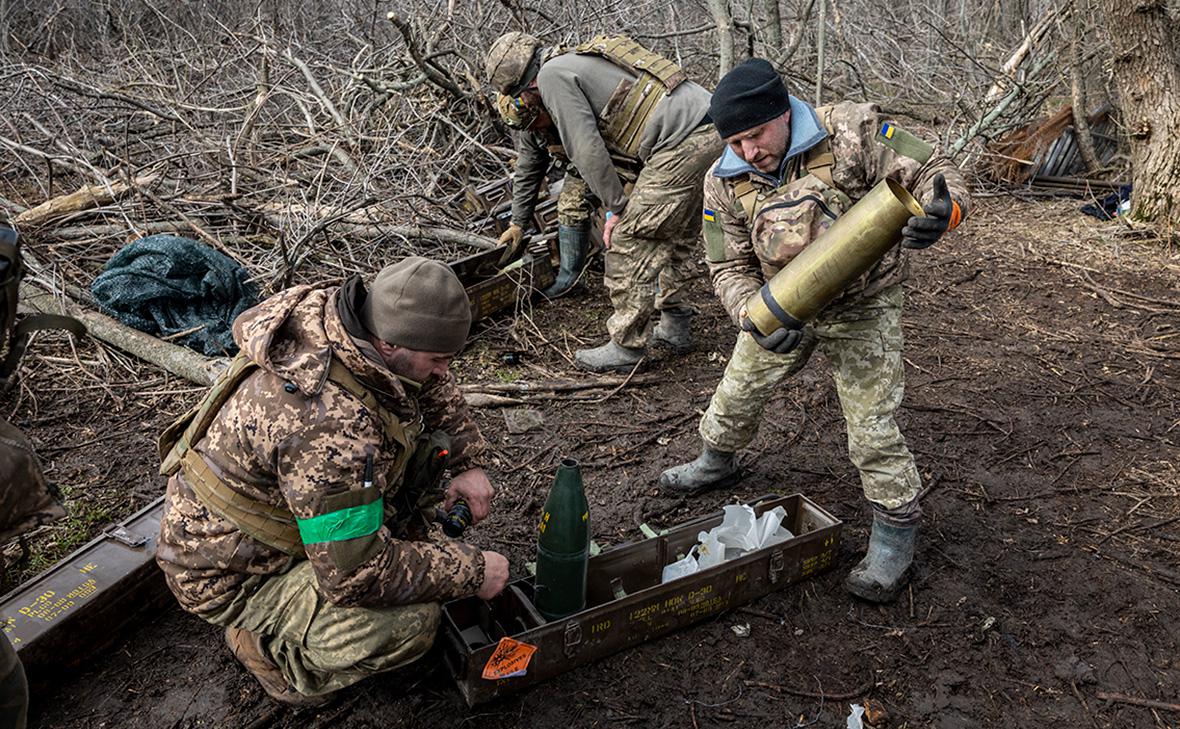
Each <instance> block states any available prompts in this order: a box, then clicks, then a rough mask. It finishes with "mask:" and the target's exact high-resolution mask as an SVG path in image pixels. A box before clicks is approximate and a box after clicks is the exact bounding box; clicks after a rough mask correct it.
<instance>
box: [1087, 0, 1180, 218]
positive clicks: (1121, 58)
mask: <svg viewBox="0 0 1180 729" xmlns="http://www.w3.org/2000/svg"><path fill="white" fill-rule="evenodd" d="M1101 6H1102V11H1103V15H1104V17H1105V24H1106V27H1107V28H1108V29H1109V33H1110V42H1111V47H1112V48H1113V50H1114V80H1115V85H1116V87H1117V89H1118V92H1119V100H1120V104H1121V106H1122V118H1123V125H1124V127H1125V128H1126V129H1127V131H1128V133H1129V135H1130V140H1131V175H1132V184H1133V190H1132V193H1131V216H1132V217H1133V218H1135V219H1137V220H1141V221H1144V222H1154V223H1156V224H1158V225H1159V226H1160V227H1161V228H1162V229H1163V230H1164V231H1165V232H1167V233H1169V234H1171V233H1174V232H1175V231H1177V229H1180V186H1178V185H1177V184H1176V181H1177V180H1180V22H1178V21H1177V20H1174V19H1173V18H1171V17H1170V16H1169V15H1168V7H1167V2H1166V1H1165V0H1102V3H1101Z"/></svg>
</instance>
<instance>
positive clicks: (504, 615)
mask: <svg viewBox="0 0 1180 729" xmlns="http://www.w3.org/2000/svg"><path fill="white" fill-rule="evenodd" d="M750 505H751V506H753V507H754V511H755V513H756V514H757V515H758V516H761V515H762V514H763V513H764V512H766V511H769V510H770V509H773V508H774V507H776V506H782V507H783V508H784V509H785V510H786V512H787V516H786V518H785V519H784V520H783V526H784V527H786V528H787V529H789V530H790V531H791V533H792V534H794V535H795V536H794V537H793V538H792V539H789V540H787V541H785V542H781V543H779V544H775V545H772V546H769V547H766V548H763V549H760V550H757V551H754V552H751V553H749V554H746V555H744V556H742V557H740V558H737V559H734V560H730V561H727V562H724V563H722V564H720V565H717V566H716V567H713V568H710V569H707V570H702V571H701V572H698V573H696V574H693V575H690V576H688V577H684V578H682V579H679V580H674V581H672V582H668V583H666V584H660V578H661V575H662V573H663V569H664V566H665V565H668V564H670V563H672V562H674V561H676V559H677V558H678V557H679V556H682V555H684V554H687V553H688V550H689V549H691V548H692V547H693V545H694V544H696V542H697V534H698V533H699V532H701V531H705V530H708V529H711V528H713V527H714V526H717V525H719V524H720V523H721V520H722V516H723V515H722V513H720V512H718V513H716V514H714V515H711V516H708V517H704V518H702V519H698V520H695V521H692V522H688V523H686V524H682V525H680V526H677V527H676V528H674V529H671V530H669V531H668V532H666V533H665V534H663V535H661V536H658V537H654V538H652V539H648V540H645V541H643V542H639V543H631V544H623V545H619V546H617V547H614V548H611V549H609V550H606V551H604V552H602V553H601V554H599V555H598V556H596V557H592V558H591V559H590V564H589V571H588V576H587V585H586V591H587V599H586V604H587V606H586V608H585V609H584V610H582V611H581V612H578V613H575V614H573V615H570V616H569V617H567V618H563V619H561V620H555V621H552V622H546V621H545V619H544V618H542V617H541V615H540V613H538V612H537V609H536V607H535V606H534V605H533V601H532V595H533V584H532V580H531V579H522V580H517V581H515V582H512V583H510V584H509V586H508V589H506V590H505V591H504V592H503V593H501V594H500V595H499V596H498V597H496V598H494V599H493V600H491V601H488V602H485V601H483V600H479V599H478V598H475V597H469V598H464V599H461V600H454V601H451V602H448V603H446V604H445V605H443V615H442V627H441V631H442V634H441V635H440V640H442V641H443V651H444V655H445V656H446V660H447V662H448V664H449V665H450V668H451V671H452V673H453V674H454V676H455V680H456V681H457V683H458V685H459V690H460V691H461V692H462V693H463V697H464V698H465V699H466V700H467V703H468V705H470V706H475V705H476V704H480V703H483V702H486V701H491V700H492V699H495V698H498V697H500V696H504V695H506V694H511V693H516V692H517V691H521V690H523V689H525V688H528V687H530V686H533V685H535V684H538V683H540V682H542V681H545V680H547V679H549V678H552V677H554V676H556V675H558V674H561V673H565V672H566V671H569V670H572V669H575V668H577V667H579V666H584V665H586V664H588V663H591V662H593V661H596V660H598V659H600V658H603V657H605V656H608V655H611V654H612V653H616V652H618V651H620V650H623V649H624V648H629V647H631V646H634V645H637V644H639V643H643V642H645V641H649V640H652V639H653V638H657V637H659V636H661V635H665V634H667V633H670V632H672V631H675V630H679V629H681V628H684V627H686V626H688V625H691V624H692V623H695V622H698V621H701V620H704V619H705V618H708V617H710V616H712V615H716V614H718V613H720V612H722V611H725V610H729V609H731V608H734V607H738V606H740V605H742V604H744V603H747V602H750V601H751V600H755V599H757V598H759V597H762V596H763V595H766V594H768V593H770V592H773V591H774V590H781V589H783V588H784V587H787V586H788V585H792V584H794V583H796V582H798V581H800V580H802V579H804V578H806V577H810V576H812V575H815V574H818V573H820V572H822V571H824V570H826V569H828V568H829V567H831V566H832V564H833V562H834V561H835V559H836V553H837V550H838V548H839V542H840V530H841V527H842V526H843V524H842V523H841V522H840V520H838V519H836V518H835V517H833V516H832V515H831V514H829V513H828V512H826V511H824V510H823V509H821V508H820V507H819V506H817V505H816V504H815V503H814V502H812V501H811V500H810V499H808V498H807V497H806V496H803V495H801V494H795V495H793V496H764V497H762V498H760V499H757V500H755V501H753V502H750ZM503 637H509V638H512V639H514V640H517V641H521V642H523V643H528V644H530V645H532V646H536V648H537V650H536V652H535V653H534V654H533V655H532V658H531V660H530V662H529V664H528V668H527V673H525V674H524V675H522V676H515V677H511V678H500V679H494V680H489V679H484V678H483V677H482V674H483V671H484V667H485V666H486V665H487V664H488V661H489V659H491V657H492V654H493V653H494V652H495V651H496V647H497V643H498V642H499V641H500V639H501V638H503Z"/></svg>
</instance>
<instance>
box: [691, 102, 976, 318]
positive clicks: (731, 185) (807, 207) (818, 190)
mask: <svg viewBox="0 0 1180 729" xmlns="http://www.w3.org/2000/svg"><path fill="white" fill-rule="evenodd" d="M883 121H884V118H883V117H882V116H881V111H880V109H878V108H877V106H876V105H875V104H857V103H852V102H843V103H839V104H836V105H834V106H832V107H830V112H829V113H828V114H827V125H826V126H825V124H824V122H823V121H822V120H821V119H820V118H819V115H818V114H817V113H816V110H815V109H814V108H812V107H811V105H810V104H807V103H806V102H804V101H801V100H799V99H796V98H795V97H791V122H790V123H791V138H790V142H789V144H790V147H789V149H788V150H787V154H786V155H785V158H784V160H783V165H782V168H781V173H780V175H779V176H778V177H777V178H776V177H774V176H771V175H767V174H763V173H761V172H759V171H757V170H756V169H755V168H754V167H753V166H751V165H750V164H748V163H746V162H745V161H743V160H742V159H741V158H740V157H738V156H737V155H736V154H735V153H734V152H733V150H731V149H728V148H727V149H726V150H725V153H724V154H722V156H721V158H720V159H719V160H717V162H716V163H715V164H714V165H713V168H712V169H711V170H710V173H709V175H707V176H706V178H705V202H704V225H703V228H704V237H705V250H706V258H707V259H708V264H709V272H710V274H711V276H712V278H713V287H714V289H715V290H716V292H717V296H718V298H720V299H721V303H722V304H723V305H724V306H725V309H726V311H727V312H729V315H730V317H732V318H733V321H734V323H737V322H738V312H739V311H740V310H741V308H742V306H743V304H745V302H746V300H747V299H748V298H749V296H750V295H751V294H752V293H754V292H755V291H757V290H758V289H759V288H761V286H762V284H763V283H764V282H765V281H766V280H768V279H769V278H770V277H772V276H773V275H774V274H776V273H778V272H779V270H781V269H782V268H783V267H784V266H786V265H787V263H789V262H790V261H791V259H792V258H794V257H795V256H796V255H798V254H799V252H800V251H802V250H803V248H804V247H805V246H807V244H809V243H811V241H813V240H815V238H816V237H818V236H819V234H820V233H823V232H824V231H825V230H827V229H828V227H829V226H830V225H831V224H832V221H834V220H835V218H836V216H838V215H840V213H842V212H843V211H844V210H847V209H848V208H849V207H851V205H852V204H853V203H854V202H855V201H857V200H859V199H860V198H862V197H864V196H865V195H866V194H867V193H868V192H869V190H871V189H872V188H873V186H874V185H876V184H877V183H878V182H880V181H881V180H883V179H885V178H891V179H894V180H896V181H898V182H900V183H901V184H902V185H904V186H905V187H906V188H907V189H909V190H910V191H911V192H912V193H914V196H915V197H917V198H918V200H919V202H926V201H928V200H929V198H930V196H931V195H932V194H933V192H932V183H933V180H934V175H935V174H937V173H939V172H941V173H942V174H943V175H944V176H945V178H946V182H947V186H948V187H949V188H950V191H951V195H952V196H953V197H954V199H955V200H956V201H957V202H958V203H959V206H960V208H961V209H962V213H963V215H964V216H965V215H966V214H967V206H968V204H969V199H968V192H967V184H966V182H965V181H964V179H963V175H962V173H961V172H960V171H959V168H958V167H956V166H955V165H954V163H952V162H951V161H950V160H949V159H947V158H946V157H945V156H943V155H942V154H940V153H939V152H938V150H937V149H936V150H935V153H934V155H933V156H931V157H930V159H929V160H928V161H927V162H926V163H925V164H922V163H919V162H918V161H917V160H915V159H911V158H909V157H906V156H903V155H901V154H898V153H896V152H894V151H893V150H892V149H890V148H889V147H886V146H884V145H883V144H881V143H880V142H879V141H878V140H877V132H878V130H880V128H881V124H882V122H883ZM825 138H830V144H831V151H832V154H833V156H834V158H835V163H834V166H833V167H832V170H831V177H832V183H833V184H832V185H831V186H829V185H827V184H826V183H824V182H823V181H821V180H820V179H819V178H818V177H816V176H815V175H813V174H809V173H808V171H807V169H806V167H805V160H806V157H807V155H806V153H807V152H808V151H809V150H812V149H814V148H815V147H816V146H817V145H819V144H820V143H821V142H822V141H823V140H824V139H825ZM743 180H749V181H750V183H751V184H753V186H754V187H755V188H757V190H758V206H759V207H758V208H757V212H756V213H755V214H754V216H753V217H754V220H753V221H752V222H751V221H750V220H747V218H746V213H745V210H744V209H743V206H742V205H741V203H740V202H739V200H738V196H737V194H736V192H735V186H736V185H737V184H738V183H739V182H741V181H743ZM907 274H908V266H907V261H906V259H905V256H904V249H902V248H901V247H900V246H895V247H894V248H893V249H891V250H890V251H889V252H888V253H887V254H886V255H885V257H884V258H883V259H882V260H881V261H880V262H879V263H878V264H877V265H876V266H874V267H873V269H872V270H870V271H869V272H868V273H866V274H865V275H864V276H863V277H862V278H861V279H860V280H859V281H855V282H853V283H852V284H851V285H849V287H848V288H847V289H845V290H844V292H843V293H842V294H841V295H840V296H839V297H838V298H837V299H836V300H835V301H834V302H832V303H831V304H829V306H831V307H835V306H839V305H841V304H842V303H846V302H849V301H851V300H853V299H855V298H857V297H861V296H868V295H872V294H873V293H876V292H877V291H880V290H881V289H883V288H885V287H886V286H889V285H891V284H894V283H898V282H900V281H902V280H904V279H905V277H906V275H907Z"/></svg>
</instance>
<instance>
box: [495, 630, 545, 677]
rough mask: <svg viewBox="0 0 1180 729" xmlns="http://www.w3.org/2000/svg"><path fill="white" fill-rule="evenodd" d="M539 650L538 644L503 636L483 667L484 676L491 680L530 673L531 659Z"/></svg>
mask: <svg viewBox="0 0 1180 729" xmlns="http://www.w3.org/2000/svg"><path fill="white" fill-rule="evenodd" d="M536 652H537V646H535V645H530V644H528V643H521V642H520V641H519V640H513V639H511V638H507V637H505V638H501V639H500V643H499V645H497V646H496V650H495V651H493V652H492V655H491V657H490V658H488V662H487V663H485V664H484V667H483V677H484V678H485V679H487V680H489V681H495V680H497V679H501V678H513V677H515V676H523V675H525V674H526V673H528V667H529V661H531V660H532V659H533V654H534V653H536Z"/></svg>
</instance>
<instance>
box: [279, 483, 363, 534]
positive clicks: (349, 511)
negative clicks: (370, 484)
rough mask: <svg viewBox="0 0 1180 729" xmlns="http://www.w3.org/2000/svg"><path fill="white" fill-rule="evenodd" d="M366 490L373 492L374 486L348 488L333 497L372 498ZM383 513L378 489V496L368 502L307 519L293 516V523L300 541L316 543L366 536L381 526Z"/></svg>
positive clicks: (353, 499)
mask: <svg viewBox="0 0 1180 729" xmlns="http://www.w3.org/2000/svg"><path fill="white" fill-rule="evenodd" d="M367 491H375V489H372V488H369V489H365V490H363V491H349V492H347V493H344V494H339V495H337V496H336V497H334V498H336V499H339V498H340V497H350V498H348V499H347V500H349V501H357V500H361V499H372V496H371V495H370V494H368V493H366V492H367ZM353 494H357V496H353ZM384 516H385V505H384V502H383V501H382V499H381V498H380V492H377V499H376V500H371V501H369V503H367V504H357V505H355V506H347V507H345V508H343V509H337V510H336V511H331V512H328V513H327V514H320V515H318V516H313V517H312V518H310V519H296V520H295V522H296V524H298V526H299V538H300V539H302V540H303V543H304V544H316V543H319V542H343V541H345V540H348V539H358V538H360V537H367V536H369V535H370V534H373V533H375V532H376V531H377V530H378V529H380V528H381V522H382V520H383V519H384Z"/></svg>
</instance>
